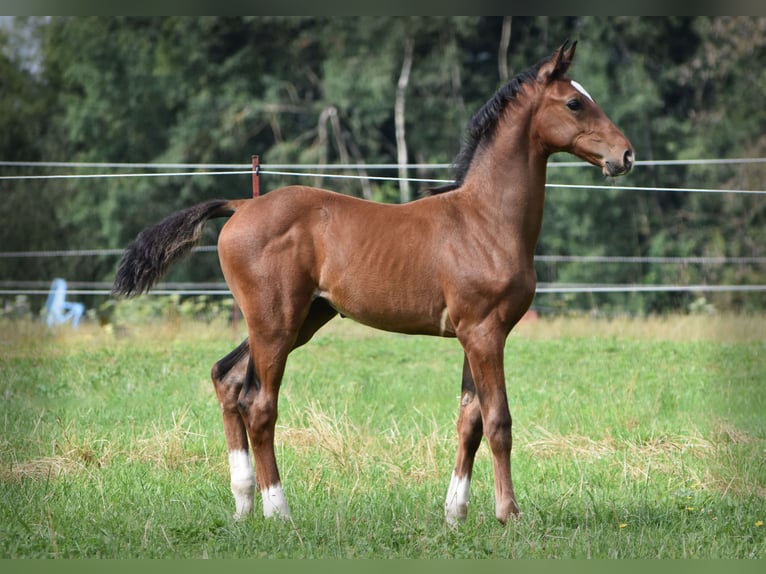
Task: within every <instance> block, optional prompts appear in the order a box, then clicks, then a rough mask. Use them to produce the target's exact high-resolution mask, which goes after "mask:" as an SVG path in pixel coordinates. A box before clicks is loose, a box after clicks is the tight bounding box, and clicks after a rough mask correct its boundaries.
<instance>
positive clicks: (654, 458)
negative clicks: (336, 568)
mask: <svg viewBox="0 0 766 574" xmlns="http://www.w3.org/2000/svg"><path fill="white" fill-rule="evenodd" d="M764 324H766V321H764V318H763V317H750V318H744V317H732V318H715V317H710V318H704V317H703V318H700V317H683V318H681V317H679V318H670V319H664V320H659V319H657V320H642V321H631V320H615V321H603V322H599V321H591V320H586V319H561V320H556V321H539V322H537V323H530V324H523V325H520V326H519V327H518V329H517V331H515V332H514V334H513V335H512V336H511V338H510V339H509V343H508V345H507V358H506V370H507V376H508V394H509V401H510V404H511V412H512V415H513V419H514V450H513V455H512V460H513V472H514V483H515V487H516V492H517V496H518V499H519V504H520V506H521V508H522V511H523V515H522V516H521V518H519V519H518V520H516V521H514V522H512V523H510V524H509V525H507V526H506V527H503V526H501V525H500V524H499V523H497V522H496V521H495V519H494V501H493V485H492V470H491V460H490V456H489V452H488V449H487V447H486V445H482V447H481V448H480V450H479V454H478V457H477V462H476V468H475V472H474V480H473V483H472V490H471V505H470V511H469V518H468V521H467V522H466V524H465V525H463V526H462V527H461V528H460V529H459V530H457V531H453V530H452V529H450V528H449V527H447V526H446V525H445V524H444V520H443V509H442V505H443V499H444V495H445V494H446V488H447V484H448V482H449V476H450V473H451V470H452V464H453V460H454V455H455V438H456V437H455V421H456V416H457V406H458V395H459V391H460V389H459V380H460V369H461V363H462V352H461V350H460V348H459V346H458V344H457V343H456V342H455V341H451V340H441V339H436V338H420V337H408V336H399V335H393V334H386V333H379V332H375V331H371V330H367V329H364V328H362V327H359V326H356V325H354V324H352V323H350V322H347V321H336V322H334V323H333V324H331V325H330V326H328V327H327V330H326V331H323V332H320V334H319V335H317V337H316V339H315V340H314V341H312V343H311V344H309V345H307V346H306V347H304V348H302V349H300V350H298V351H297V352H295V353H294V354H293V355H292V357H291V361H290V363H289V366H288V372H287V374H286V377H285V382H284V384H283V389H282V393H281V395H280V419H279V422H278V431H277V443H278V444H277V457H278V460H279V463H280V467H281V472H282V478H283V482H284V486H285V491H286V494H287V496H288V500H289V502H290V505H291V509H292V512H293V519H292V521H288V522H283V521H267V520H264V519H263V518H261V517H260V516H259V513H260V501H259V499H257V500H256V510H257V513H256V516H254V517H252V518H250V519H247V520H244V521H242V522H235V521H233V519H232V514H233V510H234V505H233V498H232V496H231V493H230V491H229V485H228V483H229V476H228V464H227V456H226V447H225V442H224V439H223V432H222V427H221V421H220V415H219V408H218V405H217V403H216V400H215V396H214V393H213V389H212V385H211V384H210V381H209V378H208V373H209V370H210V366H211V365H212V363H213V362H214V361H215V360H216V359H218V358H219V357H221V356H223V355H224V354H225V353H226V352H228V351H229V350H230V349H231V348H232V347H233V346H234V344H235V343H237V342H239V340H240V336H241V333H239V334H236V335H235V334H234V333H233V332H232V331H231V329H230V328H224V327H221V326H207V325H203V324H190V323H182V324H170V325H168V326H151V325H148V326H143V327H139V326H136V327H134V328H133V329H132V331H131V332H130V333H127V334H122V335H121V336H119V337H115V336H114V335H113V334H112V333H111V332H107V331H104V330H101V329H99V328H98V327H96V326H88V325H86V326H83V327H82V328H81V329H80V330H78V332H77V333H72V332H71V331H69V330H63V331H61V332H59V333H58V334H57V335H51V334H49V333H47V332H46V331H45V330H43V329H42V328H39V327H38V326H35V325H28V324H8V323H6V324H5V325H3V326H2V329H1V330H2V332H3V334H2V335H0V394H2V398H3V400H2V402H0V405H1V406H0V422H1V423H2V436H0V479H1V482H0V557H1V558H20V557H25V558H30V557H62V558H79V557H112V558H125V557H141V558H152V557H157V558H159V557H188V558H202V557H210V558H216V557H290V558H303V557H332V558H352V557H398V558H445V557H455V558H495V557H497V558H511V557H520V558H554V557H555V558H559V557H578V558H585V557H594V558H655V557H658V558H687V557H708V558H718V557H720V558H764V557H766V526H764V525H763V522H766V423H765V419H764V413H766V385H765V384H764V383H766V334H765V333H764Z"/></svg>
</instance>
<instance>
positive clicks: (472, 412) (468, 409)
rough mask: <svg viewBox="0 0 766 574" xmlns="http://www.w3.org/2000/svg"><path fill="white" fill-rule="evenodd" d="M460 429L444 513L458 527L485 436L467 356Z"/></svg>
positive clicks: (462, 517) (466, 508)
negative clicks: (475, 463)
mask: <svg viewBox="0 0 766 574" xmlns="http://www.w3.org/2000/svg"><path fill="white" fill-rule="evenodd" d="M457 432H458V450H457V457H456V460H455V467H454V469H453V471H452V478H451V479H450V484H449V489H448V490H447V499H446V500H445V502H444V516H445V518H446V520H447V522H448V523H449V524H450V525H451V526H457V525H458V523H459V522H465V519H466V517H467V516H468V499H469V494H470V486H471V473H472V472H473V462H474V459H475V458H476V451H477V450H478V448H479V445H480V444H481V438H482V436H483V432H482V422H481V409H480V408H479V400H478V398H477V397H476V386H475V385H474V381H473V375H471V367H470V365H469V364H468V358H467V357H466V358H464V360H463V377H462V384H461V392H460V414H459V415H458V419H457Z"/></svg>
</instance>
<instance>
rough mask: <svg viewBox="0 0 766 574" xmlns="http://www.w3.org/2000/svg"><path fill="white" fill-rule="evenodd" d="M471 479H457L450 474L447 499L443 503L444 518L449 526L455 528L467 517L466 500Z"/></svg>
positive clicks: (455, 474) (453, 473)
mask: <svg viewBox="0 0 766 574" xmlns="http://www.w3.org/2000/svg"><path fill="white" fill-rule="evenodd" d="M470 487H471V479H470V478H468V477H467V476H462V477H459V476H458V475H457V473H456V472H454V471H453V472H452V478H451V479H450V483H449V488H448V489H447V499H446V500H445V501H444V518H445V519H446V520H447V523H448V524H449V525H450V526H453V527H454V526H457V525H458V524H459V523H461V522H465V520H466V518H467V517H468V499H469V495H470Z"/></svg>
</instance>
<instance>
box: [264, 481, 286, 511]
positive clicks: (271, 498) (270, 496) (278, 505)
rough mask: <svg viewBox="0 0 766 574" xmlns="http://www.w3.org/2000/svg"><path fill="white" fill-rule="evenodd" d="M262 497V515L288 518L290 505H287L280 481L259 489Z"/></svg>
mask: <svg viewBox="0 0 766 574" xmlns="http://www.w3.org/2000/svg"><path fill="white" fill-rule="evenodd" d="M261 498H262V499H263V516H264V517H266V518H273V517H279V518H284V519H289V518H290V507H289V506H288V505H287V499H286V498H285V493H284V491H283V490H282V485H281V484H280V483H277V484H274V485H272V486H269V487H267V488H264V489H263V490H262V491H261Z"/></svg>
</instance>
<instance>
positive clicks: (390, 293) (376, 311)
mask: <svg viewBox="0 0 766 574" xmlns="http://www.w3.org/2000/svg"><path fill="white" fill-rule="evenodd" d="M370 271H371V270H370V269H369V268H368V269H364V270H362V271H360V272H358V273H354V272H353V271H351V270H347V271H346V272H345V273H343V274H342V276H340V277H339V278H338V279H337V280H336V281H335V282H333V283H332V284H331V285H329V286H328V288H327V289H326V290H320V291H319V293H318V296H320V297H323V298H325V299H326V300H327V301H328V302H329V303H330V305H332V306H333V307H334V308H335V309H336V310H337V311H338V312H339V313H340V314H341V315H342V316H344V317H349V318H351V319H354V320H355V321H357V322H358V323H362V324H364V325H368V326H370V327H374V328H376V329H382V330H384V331H393V332H396V333H408V334H422V335H442V334H444V331H445V324H444V308H445V306H444V299H443V297H442V295H441V293H440V291H439V290H438V289H437V288H435V286H432V285H429V282H428V281H420V282H418V281H417V280H414V279H408V278H405V277H402V275H398V280H391V277H390V276H387V275H386V274H385V273H371V272H370Z"/></svg>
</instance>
